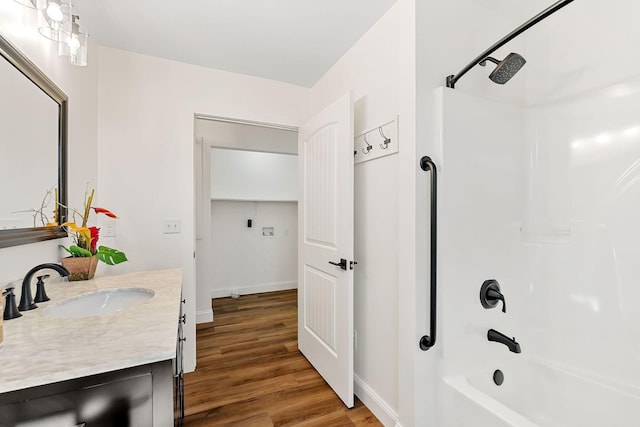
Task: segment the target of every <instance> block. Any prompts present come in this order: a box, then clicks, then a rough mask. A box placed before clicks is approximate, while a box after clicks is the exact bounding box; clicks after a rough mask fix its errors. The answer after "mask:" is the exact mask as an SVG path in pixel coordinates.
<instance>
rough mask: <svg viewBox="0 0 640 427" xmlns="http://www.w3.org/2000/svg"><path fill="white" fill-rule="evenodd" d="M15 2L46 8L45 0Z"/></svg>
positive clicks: (36, 7)
mask: <svg viewBox="0 0 640 427" xmlns="http://www.w3.org/2000/svg"><path fill="white" fill-rule="evenodd" d="M15 2H16V3H20V4H21V5H23V6H26V7H30V8H31V9H38V10H43V9H46V8H47V3H49V2H48V1H47V0H15Z"/></svg>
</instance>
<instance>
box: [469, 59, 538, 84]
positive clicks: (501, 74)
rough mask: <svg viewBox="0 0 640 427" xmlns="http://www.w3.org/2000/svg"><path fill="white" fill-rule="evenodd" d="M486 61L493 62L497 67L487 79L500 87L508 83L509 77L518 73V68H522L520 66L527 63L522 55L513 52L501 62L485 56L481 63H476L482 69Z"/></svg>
mask: <svg viewBox="0 0 640 427" xmlns="http://www.w3.org/2000/svg"><path fill="white" fill-rule="evenodd" d="M487 61H490V62H493V63H494V64H496V65H497V67H496V69H495V70H493V71H492V72H491V74H489V78H490V79H491V80H492V81H493V82H495V83H498V84H500V85H503V84H505V83H506V82H508V81H509V80H510V79H511V77H513V76H514V75H515V74H516V73H517V72H518V71H520V68H522V66H523V65H524V64H526V62H527V61H526V60H525V59H524V58H523V57H522V55H519V54H517V53H513V52H511V53H510V54H509V55H507V57H506V58H504V59H503V60H502V61H498V60H497V59H495V58H492V57H490V56H487V57H486V58H484V59H483V60H482V61H480V62H478V64H479V65H481V66H483V67H484V66H485V65H486V64H487Z"/></svg>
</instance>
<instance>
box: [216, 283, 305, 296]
mask: <svg viewBox="0 0 640 427" xmlns="http://www.w3.org/2000/svg"><path fill="white" fill-rule="evenodd" d="M297 287H298V282H297V281H295V280H292V281H289V282H273V283H261V284H259V285H253V286H244V287H240V286H238V287H234V288H226V289H215V290H212V291H211V298H224V297H228V296H231V294H232V293H236V292H237V293H238V294H239V295H249V294H261V293H263V292H274V291H284V290H287V289H296V288H297Z"/></svg>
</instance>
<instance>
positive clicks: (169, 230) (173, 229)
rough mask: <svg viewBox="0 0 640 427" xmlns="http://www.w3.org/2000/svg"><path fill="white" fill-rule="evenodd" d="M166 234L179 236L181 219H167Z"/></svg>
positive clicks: (164, 228)
mask: <svg viewBox="0 0 640 427" xmlns="http://www.w3.org/2000/svg"><path fill="white" fill-rule="evenodd" d="M163 230H164V234H178V233H180V220H179V219H165V220H164V225H163Z"/></svg>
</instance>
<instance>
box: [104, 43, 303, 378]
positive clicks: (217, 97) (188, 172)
mask: <svg viewBox="0 0 640 427" xmlns="http://www.w3.org/2000/svg"><path fill="white" fill-rule="evenodd" d="M99 51H100V64H99V84H98V105H99V112H100V114H99V123H98V125H99V138H98V154H99V158H100V165H101V166H100V169H99V180H100V188H99V190H100V192H99V194H100V195H101V196H100V197H101V200H105V204H107V202H108V205H109V207H110V208H111V209H113V210H114V211H116V212H118V214H119V216H120V217H121V219H120V220H119V222H118V230H117V233H118V235H117V237H115V238H114V239H113V240H114V243H113V244H114V246H115V247H117V248H119V249H121V250H123V251H125V252H126V253H127V256H128V257H129V260H130V261H129V262H128V263H126V264H123V268H122V269H123V270H131V271H133V270H145V269H152V268H169V267H182V268H183V270H184V276H183V292H184V296H185V298H186V299H187V314H188V315H187V327H186V336H187V351H186V352H185V365H186V367H187V369H189V370H191V369H193V368H194V366H195V322H194V320H195V313H196V311H197V310H198V311H200V310H204V311H206V310H209V311H210V310H211V303H210V296H211V295H210V293H209V292H208V291H207V289H204V288H203V289H198V292H196V289H195V276H194V275H195V264H194V261H193V260H194V250H195V243H194V242H195V234H194V230H195V225H194V207H193V200H194V184H193V182H194V135H195V134H194V114H195V113H202V114H209V115H216V116H224V117H233V118H242V119H248V120H253V121H260V122H269V123H281V124H286V125H292V126H297V125H299V124H300V123H302V122H303V121H304V120H305V119H306V117H307V115H308V113H307V109H306V105H307V102H308V93H309V91H308V90H307V89H304V88H300V87H297V86H293V85H288V84H283V83H278V82H273V81H269V80H265V79H259V78H254V77H247V76H243V75H238V74H233V73H228V72H222V71H217V70H211V69H206V68H202V67H197V66H192V65H188V64H182V63H178V62H173V61H168V60H164V59H159V58H154V57H149V56H144V55H139V54H134V53H128V52H124V51H119V50H115V49H110V48H105V47H101V48H100V49H99ZM164 218H179V219H180V220H181V225H182V232H181V234H173V235H171V234H163V233H162V222H163V219H164ZM189 314H190V315H189Z"/></svg>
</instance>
